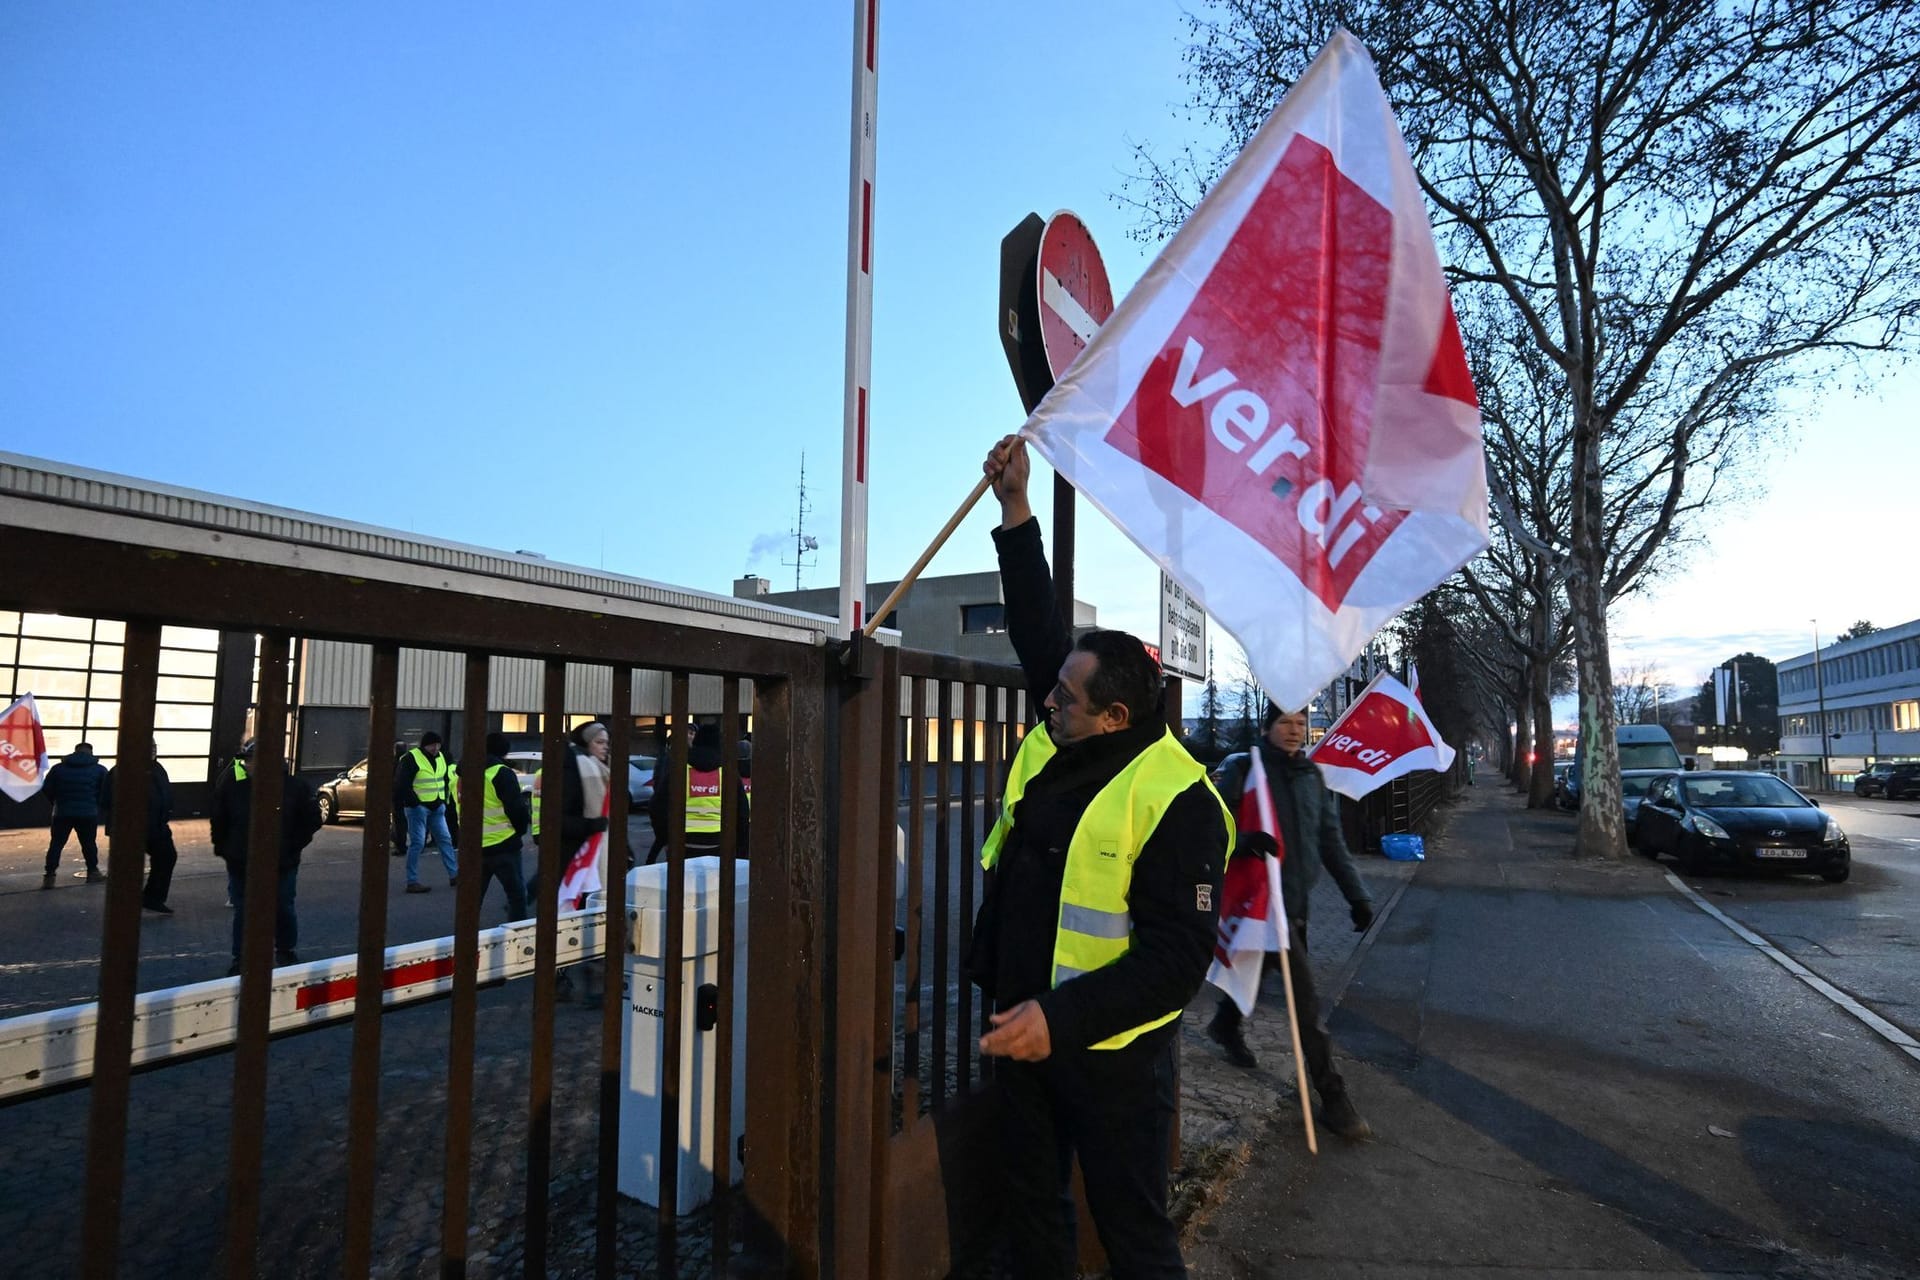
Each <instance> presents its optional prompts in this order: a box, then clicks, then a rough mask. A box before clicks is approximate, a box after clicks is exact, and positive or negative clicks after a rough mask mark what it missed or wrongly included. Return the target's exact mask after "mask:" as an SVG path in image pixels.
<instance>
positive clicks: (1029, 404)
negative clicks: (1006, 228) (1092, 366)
mask: <svg viewBox="0 0 1920 1280" xmlns="http://www.w3.org/2000/svg"><path fill="white" fill-rule="evenodd" d="M1112 314H1113V288H1112V286H1111V285H1109V284H1108V283H1107V268H1106V264H1105V263H1104V262H1102V261H1101V258H1100V250H1099V249H1097V248H1096V247H1095V246H1094V243H1093V236H1092V235H1091V234H1089V233H1088V231H1087V227H1086V224H1085V223H1083V222H1081V221H1080V219H1079V218H1078V217H1076V216H1074V215H1073V214H1071V213H1068V212H1066V211H1064V210H1063V211H1061V212H1059V213H1056V214H1054V215H1053V217H1051V218H1048V219H1046V220H1045V221H1042V220H1041V218H1040V215H1038V214H1034V213H1030V214H1028V215H1027V216H1026V217H1025V218H1023V219H1022V220H1021V222H1020V225H1019V226H1017V227H1015V228H1014V229H1013V230H1012V231H1010V232H1008V233H1007V236H1006V238H1005V239H1004V240H1002V241H1001V242H1000V325H999V328H1000V342H1001V345H1002V346H1003V347H1005V348H1006V353H1007V366H1008V368H1010V369H1011V370H1012V371H1013V381H1014V385H1015V386H1016V387H1018V388H1019V390H1020V400H1021V403H1022V404H1023V405H1024V406H1025V407H1026V410H1027V412H1028V413H1031V412H1033V407H1034V406H1035V405H1037V404H1039V403H1040V397H1042V396H1044V395H1046V394H1047V392H1048V391H1050V390H1052V389H1053V382H1054V379H1055V378H1057V377H1059V376H1060V375H1061V374H1062V373H1065V372H1066V370H1067V366H1068V365H1070V364H1072V363H1073V361H1074V358H1075V357H1076V356H1078V355H1079V354H1080V353H1081V352H1082V351H1084V350H1086V347H1087V343H1088V342H1090V341H1092V339H1093V335H1094V333H1095V332H1096V331H1097V330H1098V329H1099V327H1100V326H1101V325H1102V324H1105V323H1106V321H1107V318H1108V317H1109V316H1111V315H1112Z"/></svg>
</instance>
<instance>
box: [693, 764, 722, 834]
mask: <svg viewBox="0 0 1920 1280" xmlns="http://www.w3.org/2000/svg"><path fill="white" fill-rule="evenodd" d="M725 781H726V771H725V770H723V769H692V768H689V769H688V770H687V834H688V835H690V836H708V835H719V834H720V805H721V799H720V797H721V795H722V794H723V792H724V790H725V788H724V786H723V785H722V784H723V783H724V782H725Z"/></svg>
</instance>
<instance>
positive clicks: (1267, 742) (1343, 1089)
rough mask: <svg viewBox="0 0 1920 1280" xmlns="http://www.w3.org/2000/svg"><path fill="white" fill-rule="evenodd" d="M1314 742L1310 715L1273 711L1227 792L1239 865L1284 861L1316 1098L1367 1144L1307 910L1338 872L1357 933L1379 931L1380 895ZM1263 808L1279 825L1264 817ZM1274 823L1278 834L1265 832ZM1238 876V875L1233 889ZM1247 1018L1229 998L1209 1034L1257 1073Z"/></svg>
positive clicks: (1287, 942) (1289, 958)
mask: <svg viewBox="0 0 1920 1280" xmlns="http://www.w3.org/2000/svg"><path fill="white" fill-rule="evenodd" d="M1306 745H1307V713H1306V712H1304V711H1293V712H1282V711H1281V710H1280V709H1279V708H1278V707H1276V706H1273V705H1272V704H1268V706H1267V715H1266V735H1265V737H1263V738H1262V739H1261V740H1260V742H1258V743H1257V744H1255V748H1254V752H1248V753H1245V754H1241V755H1235V756H1230V757H1228V759H1227V762H1226V765H1225V767H1224V768H1223V769H1222V770H1221V775H1220V791H1221V795H1222V797H1223V798H1224V799H1225V800H1226V802H1227V805H1228V806H1229V807H1230V808H1231V809H1232V810H1233V811H1234V813H1236V814H1237V815H1239V819H1240V823H1239V825H1240V831H1241V834H1240V838H1239V841H1238V843H1237V844H1236V846H1235V848H1234V852H1233V856H1234V859H1235V861H1236V862H1238V861H1239V860H1240V859H1243V858H1254V857H1262V856H1266V857H1277V858H1279V860H1280V874H1279V882H1280V891H1281V900H1282V904H1283V906H1284V909H1285V913H1286V928H1285V930H1284V933H1283V936H1282V937H1281V939H1280V947H1281V950H1282V951H1283V953H1284V955H1285V959H1286V965H1287V967H1288V969H1289V971H1290V974H1291V977H1292V979H1293V992H1294V1003H1295V1010H1296V1016H1297V1018H1298V1020H1299V1025H1300V1043H1301V1047H1302V1048H1303V1049H1304V1050H1305V1053H1306V1059H1307V1074H1308V1076H1309V1077H1310V1078H1311V1079H1312V1081H1313V1088H1314V1092H1316V1093H1318V1094H1319V1095H1320V1110H1321V1120H1320V1122H1321V1123H1322V1124H1324V1125H1325V1126H1326V1127H1327V1128H1329V1129H1331V1130H1333V1131H1334V1132H1335V1133H1337V1134H1339V1135H1340V1136H1341V1137H1343V1138H1351V1139H1356V1140H1357V1139H1362V1138H1367V1137H1371V1136H1372V1133H1373V1130H1372V1129H1371V1128H1370V1127H1369V1126H1368V1124H1367V1122H1366V1121H1365V1120H1364V1119H1362V1118H1361V1116H1360V1113H1359V1111H1357V1110H1356V1109H1355V1108H1354V1105H1353V1102H1352V1100H1351V1099H1350V1098H1349V1097H1348V1096H1347V1085H1346V1081H1345V1080H1343V1079H1342V1078H1341V1076H1340V1072H1339V1071H1338V1070H1337V1069H1335V1067H1334V1065H1333V1040H1332V1038H1331V1037H1329V1036H1328V1035H1327V1029H1326V1026H1325V1024H1323V1023H1322V1022H1321V1020H1320V1009H1319V1001H1318V999H1317V998H1316V997H1315V995H1314V989H1313V966H1312V965H1311V964H1310V963H1309V961H1308V957H1307V913H1308V910H1309V907H1310V904H1311V900H1312V897H1313V886H1314V883H1315V881H1317V880H1318V879H1319V875H1320V868H1321V867H1322V866H1325V867H1326V869H1327V870H1328V871H1330V872H1332V873H1333V878H1334V880H1335V881H1337V882H1338V883H1339V885H1340V892H1341V893H1343V894H1344V895H1346V899H1347V902H1348V904H1349V907H1350V910H1351V913H1352V917H1353V927H1354V929H1355V931H1357V932H1359V931H1365V930H1366V929H1367V928H1368V927H1369V926H1370V925H1372V924H1373V897H1372V895H1371V894H1369V893H1368V892H1367V885H1366V881H1365V880H1363V879H1362V878H1361V876H1360V870H1359V868H1358V867H1356V866H1355V865H1354V861H1353V855H1352V854H1350V853H1348V852H1347V842H1346V839H1345V837H1344V836H1342V835H1341V832H1340V808H1339V801H1337V800H1335V799H1334V797H1333V793H1332V792H1331V791H1329V790H1328V789H1327V784H1326V783H1325V782H1324V781H1323V780H1322V779H1321V776H1320V769H1319V766H1317V765H1315V764H1314V762H1313V761H1312V760H1311V759H1309V758H1308V756H1307V754H1306ZM1255 752H1257V753H1258V754H1257V756H1256V755H1255ZM1258 783H1264V784H1265V789H1266V793H1267V802H1262V801H1261V799H1260V797H1259V796H1258V795H1257V794H1256V791H1255V785H1256V784H1258ZM1268 802H1270V807H1269V803H1268ZM1263 811H1264V814H1271V818H1270V819H1266V818H1264V815H1263ZM1269 825H1270V826H1271V827H1275V828H1277V830H1271V829H1265V828H1267V827H1268V826H1269ZM1250 828H1251V829H1250ZM1234 879H1235V877H1234V876H1233V875H1232V874H1231V873H1230V874H1229V876H1228V880H1229V882H1230V883H1231V882H1232V881H1233V880H1234ZM1226 909H1227V910H1229V911H1232V910H1234V904H1233V903H1231V902H1230V903H1229V904H1228V906H1227V908H1226ZM1268 962H1269V963H1270V964H1277V963H1279V959H1278V957H1273V956H1270V957H1269V960H1268ZM1217 969H1218V966H1216V970H1217ZM1247 1003H1248V1004H1249V1005H1250V1004H1251V1003H1252V1001H1251V1000H1250V999H1249V1000H1248V1002H1247ZM1242 1016H1243V1014H1242V1009H1241V1007H1240V1006H1239V1005H1238V1004H1236V1003H1235V1001H1234V999H1233V997H1232V996H1230V995H1223V996H1221V997H1220V1006H1219V1010H1218V1012H1216V1013H1215V1014H1214V1017H1213V1021H1212V1022H1211V1023H1209V1024H1208V1025H1207V1034H1208V1035H1209V1036H1211V1037H1213V1039H1214V1040H1215V1041H1217V1042H1218V1043H1219V1044H1220V1046H1221V1047H1222V1048H1224V1049H1225V1050H1226V1052H1227V1057H1228V1059H1229V1060H1231V1061H1232V1062H1233V1063H1234V1064H1235V1065H1236V1066H1241V1067H1248V1068H1251V1067H1255V1066H1258V1065H1259V1062H1258V1060H1257V1059H1256V1058H1255V1057H1254V1055H1253V1051H1252V1050H1251V1049H1249V1048H1248V1047H1247V1041H1246V1037H1245V1035H1244V1034H1243V1033H1242V1031H1241V1026H1240V1023H1241V1019H1242Z"/></svg>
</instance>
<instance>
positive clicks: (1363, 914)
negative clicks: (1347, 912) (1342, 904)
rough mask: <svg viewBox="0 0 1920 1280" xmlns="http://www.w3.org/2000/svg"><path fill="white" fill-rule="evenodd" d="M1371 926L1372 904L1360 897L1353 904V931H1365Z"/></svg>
mask: <svg viewBox="0 0 1920 1280" xmlns="http://www.w3.org/2000/svg"><path fill="white" fill-rule="evenodd" d="M1372 926H1373V904H1372V903H1371V902H1368V901H1367V900H1366V899H1364V898H1363V899H1361V900H1360V901H1359V902H1356V903H1354V904H1353V931H1354V932H1355V933H1365V932H1366V931H1367V930H1368V929H1370V928H1371V927H1372Z"/></svg>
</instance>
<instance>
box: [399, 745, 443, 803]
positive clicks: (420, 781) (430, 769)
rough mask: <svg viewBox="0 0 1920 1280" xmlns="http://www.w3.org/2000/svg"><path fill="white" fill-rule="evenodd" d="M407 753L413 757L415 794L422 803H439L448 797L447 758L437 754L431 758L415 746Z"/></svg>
mask: <svg viewBox="0 0 1920 1280" xmlns="http://www.w3.org/2000/svg"><path fill="white" fill-rule="evenodd" d="M407 754H409V755H411V756H412V757H413V763H414V767H415V768H416V769H417V770H418V772H416V773H415V774H414V775H413V795H414V798H415V799H416V800H418V801H419V802H420V803H421V804H438V803H440V802H441V801H443V800H445V799H446V798H447V758H446V756H444V755H440V756H435V757H433V758H432V759H431V760H429V759H428V758H427V753H426V752H424V751H422V750H421V749H420V748H418V747H415V748H414V749H413V750H412V751H410V752H408V753H407Z"/></svg>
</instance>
